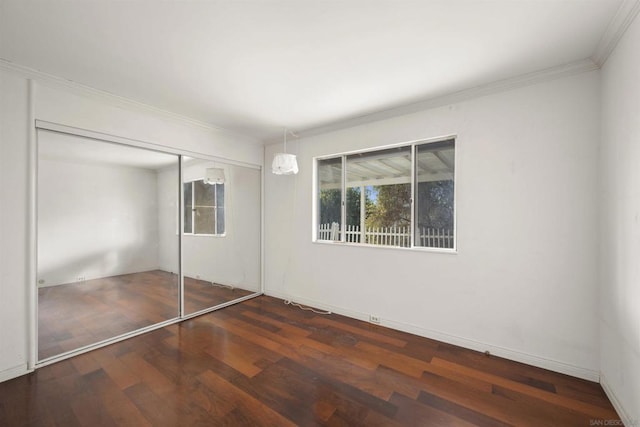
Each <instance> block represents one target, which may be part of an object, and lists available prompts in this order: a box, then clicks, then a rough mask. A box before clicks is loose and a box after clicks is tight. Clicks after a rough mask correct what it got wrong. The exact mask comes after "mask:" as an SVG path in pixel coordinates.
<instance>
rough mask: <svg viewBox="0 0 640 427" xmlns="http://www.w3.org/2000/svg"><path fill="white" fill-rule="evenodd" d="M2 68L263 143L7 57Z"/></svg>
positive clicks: (174, 119) (180, 121) (40, 81)
mask: <svg viewBox="0 0 640 427" xmlns="http://www.w3.org/2000/svg"><path fill="white" fill-rule="evenodd" d="M0 70H5V71H11V72H14V73H17V74H20V75H22V76H24V77H26V78H30V79H33V80H36V81H38V83H40V84H45V85H49V86H53V87H58V88H59V87H63V88H65V89H68V90H70V91H73V92H75V93H76V94H79V95H83V96H87V97H90V98H93V99H97V100H99V101H103V102H108V103H109V104H111V105H115V106H119V107H124V108H127V109H129V110H134V111H139V112H145V113H151V114H155V115H157V116H160V117H162V118H164V119H168V120H171V121H173V122H176V123H180V124H182V125H187V126H190V127H195V128H200V129H205V130H209V131H214V132H220V133H224V134H227V135H229V136H233V137H235V138H240V139H242V140H243V141H246V142H247V143H250V144H255V145H262V143H261V142H260V141H259V140H258V139H256V138H252V137H250V136H247V135H243V134H240V133H238V132H234V131H232V130H229V129H226V128H223V127H220V126H217V125H214V124H212V123H207V122H204V121H201V120H197V119H193V118H191V117H188V116H185V115H182V114H179V113H174V112H172V111H167V110H163V109H162V108H158V107H154V106H152V105H149V104H145V103H144V102H140V101H136V100H133V99H130V98H126V97H124V96H120V95H116V94H114V93H111V92H107V91H104V90H101V89H96V88H93V87H91V86H87V85H84V84H82V83H78V82H75V81H73V80H68V79H65V78H62V77H58V76H55V75H53V74H49V73H45V72H44V71H40V70H36V69H33V68H30V67H27V66H24V65H21V64H16V63H15V62H11V61H8V60H6V59H3V58H0Z"/></svg>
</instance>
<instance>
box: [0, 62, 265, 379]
mask: <svg viewBox="0 0 640 427" xmlns="http://www.w3.org/2000/svg"><path fill="white" fill-rule="evenodd" d="M28 78H33V79H35V80H36V81H37V85H36V95H35V98H34V105H33V107H34V109H35V118H36V119H40V120H46V121H51V122H56V123H60V124H64V125H68V126H75V127H79V128H84V129H89V130H92V131H97V132H104V133H109V134H113V135H116V136H121V137H126V138H130V139H137V140H141V141H146V142H151V143H156V144H160V145H164V146H168V147H173V148H177V149H181V150H189V151H193V152H198V153H202V154H206V155H211V156H218V157H224V158H230V159H234V160H237V161H242V162H248V163H252V164H262V159H263V149H262V146H261V145H260V144H259V143H258V141H255V140H252V139H250V138H244V137H240V136H237V135H234V134H231V133H228V132H226V131H222V130H219V129H215V128H210V127H206V126H201V125H199V124H196V123H192V122H190V121H186V120H182V119H180V118H177V117H174V116H173V115H171V114H165V113H162V112H159V111H156V110H154V109H152V108H147V107H144V106H141V105H138V104H136V103H133V102H130V101H127V100H123V99H120V98H116V97H113V96H110V95H106V94H101V93H98V92H96V91H93V90H90V89H86V88H82V87H77V86H75V85H73V84H71V83H65V82H61V81H57V80H56V79H55V78H50V77H48V76H45V75H42V74H40V73H37V72H32V71H29V70H23V69H18V68H17V67H13V66H8V65H6V64H4V65H2V64H0V82H1V83H0V90H1V92H0V125H1V128H0V136H1V138H2V139H1V141H0V144H1V145H0V147H1V155H2V157H1V159H0V162H1V166H2V169H1V171H0V177H1V178H0V179H1V180H0V203H1V206H2V210H1V212H2V220H1V223H0V231H1V233H2V234H1V239H0V254H1V255H2V259H1V261H0V265H1V267H0V268H1V269H0V381H1V380H4V379H7V378H11V377H13V376H16V375H20V374H22V373H25V372H26V369H27V358H28V356H27V355H28V349H29V348H28V334H27V325H28V322H29V311H28V303H27V291H28V287H29V286H35V285H36V284H35V283H28V282H27V272H28V264H29V258H28V254H27V243H28V242H29V239H30V236H29V234H28V220H29V212H28V208H27V207H28V197H29V194H30V192H29V189H28V176H29V172H28V171H29V162H28V136H29V131H30V128H31V127H30V124H29V123H28V112H29V102H28V90H27V88H28V85H27V80H28ZM7 206H10V207H11V209H10V210H8V209H6V207H7Z"/></svg>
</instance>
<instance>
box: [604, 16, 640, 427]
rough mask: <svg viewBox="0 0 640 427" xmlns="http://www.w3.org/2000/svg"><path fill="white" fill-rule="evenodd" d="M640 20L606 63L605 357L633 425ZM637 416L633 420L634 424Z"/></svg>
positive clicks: (609, 380)
mask: <svg viewBox="0 0 640 427" xmlns="http://www.w3.org/2000/svg"><path fill="white" fill-rule="evenodd" d="M639 76H640V20H638V19H637V18H636V19H635V21H634V23H633V24H632V25H631V27H630V28H629V29H628V30H627V32H626V34H625V35H624V37H623V38H622V40H621V41H620V43H619V44H618V46H617V48H616V50H615V51H614V53H613V54H612V55H611V56H610V57H609V59H608V60H607V62H606V64H605V66H604V67H603V69H602V136H601V141H602V142H601V149H600V152H601V163H600V164H601V173H602V191H601V192H600V197H599V206H600V207H601V212H602V228H601V231H602V241H601V246H600V247H601V259H602V270H601V277H600V281H601V291H600V298H599V299H600V315H599V326H600V358H601V365H600V369H601V373H602V384H603V386H604V387H605V389H606V390H607V392H608V394H609V396H610V397H611V400H612V401H613V402H614V404H615V405H616V409H618V412H619V413H620V415H621V416H624V417H625V418H626V419H625V421H626V422H627V425H636V424H637V423H639V422H640V80H639ZM634 422H635V423H634Z"/></svg>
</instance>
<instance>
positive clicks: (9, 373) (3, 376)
mask: <svg viewBox="0 0 640 427" xmlns="http://www.w3.org/2000/svg"><path fill="white" fill-rule="evenodd" d="M29 372H33V369H28V368H27V364H26V363H23V364H21V365H18V366H14V367H13V368H9V369H5V370H4V371H0V383H1V382H3V381H8V380H11V379H14V378H17V377H19V376H22V375H25V374H28V373H29Z"/></svg>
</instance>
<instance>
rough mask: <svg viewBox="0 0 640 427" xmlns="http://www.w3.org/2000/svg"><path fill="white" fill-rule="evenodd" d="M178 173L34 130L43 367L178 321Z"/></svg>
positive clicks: (174, 160) (168, 161) (121, 151)
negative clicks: (58, 357) (81, 350)
mask: <svg viewBox="0 0 640 427" xmlns="http://www.w3.org/2000/svg"><path fill="white" fill-rule="evenodd" d="M177 165H178V156H175V155H170V154H166V153H159V152H154V151H149V150H144V149H140V148H134V147H129V146H123V145H118V144H112V143H108V142H104V141H96V140H93V139H88V138H83V137H79V136H72V135H67V134H61V133H55V132H50V131H44V130H38V212H37V218H38V219H37V226H38V258H37V264H38V270H37V272H38V359H39V360H43V359H46V358H49V357H51V356H55V355H58V354H61V353H65V352H68V351H71V350H75V349H78V348H80V347H84V346H87V345H90V344H94V343H97V342H100V341H103V340H106V339H109V338H113V337H115V336H118V335H122V334H124V333H128V332H132V331H135V330H137V329H140V328H143V327H146V326H150V325H153V324H155V323H158V322H162V321H165V320H169V319H173V318H176V317H178V316H179V292H178V286H179V280H178V269H177V265H178V249H177V247H178V236H177V234H176V229H175V222H176V219H175V218H172V219H171V220H170V221H166V220H163V218H161V216H160V215H159V212H161V211H162V210H163V209H166V210H171V211H172V212H173V213H174V215H176V213H177V212H178V204H177V194H178V190H177V188H178V184H179V182H180V181H179V177H178V175H179V174H178V166H177ZM165 187H166V188H170V189H171V190H170V192H169V193H165V192H163V191H160V188H162V189H163V190H164V189H165ZM164 228H167V229H168V231H169V233H168V234H167V233H163V229H164ZM169 246H171V247H173V248H174V250H173V252H170V251H162V250H161V249H162V248H163V247H169Z"/></svg>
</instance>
